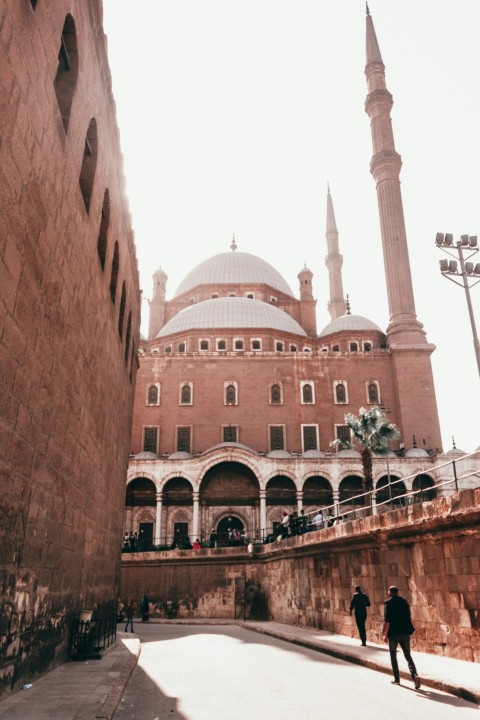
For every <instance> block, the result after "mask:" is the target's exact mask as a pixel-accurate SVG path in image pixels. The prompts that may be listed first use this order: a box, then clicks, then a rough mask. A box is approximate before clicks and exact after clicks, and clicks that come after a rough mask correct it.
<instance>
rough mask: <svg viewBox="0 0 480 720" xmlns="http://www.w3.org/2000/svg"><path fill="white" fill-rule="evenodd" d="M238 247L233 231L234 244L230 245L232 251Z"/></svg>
mask: <svg viewBox="0 0 480 720" xmlns="http://www.w3.org/2000/svg"><path fill="white" fill-rule="evenodd" d="M236 249H237V243H236V242H235V233H233V239H232V244H231V245H230V250H231V251H232V252H235V250H236Z"/></svg>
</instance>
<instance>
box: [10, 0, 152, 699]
mask: <svg viewBox="0 0 480 720" xmlns="http://www.w3.org/2000/svg"><path fill="white" fill-rule="evenodd" d="M0 57H1V61H0V104H1V108H0V123H1V125H0V127H1V138H0V228H1V230H0V288H1V292H0V352H1V359H0V367H1V371H0V408H1V413H0V434H1V442H0V477H1V493H0V517H1V523H0V528H1V542H0V548H1V550H0V552H1V561H0V568H1V573H0V579H1V582H0V648H1V650H0V653H1V658H0V687H1V689H2V690H7V689H8V688H11V687H14V686H15V685H16V684H18V682H20V681H21V680H23V681H24V680H25V679H27V678H29V677H31V676H32V675H33V674H35V673H37V672H39V671H43V670H45V668H46V667H47V666H48V665H49V664H51V663H54V662H56V661H58V660H59V659H61V658H62V657H64V656H65V652H66V649H67V642H68V634H69V629H70V628H71V625H72V622H71V621H72V618H73V617H75V616H76V615H77V614H78V611H79V610H80V609H82V608H86V609H90V610H96V611H97V612H98V613H103V612H111V611H112V610H113V602H114V600H115V598H116V594H117V588H118V579H119V557H118V544H119V541H120V538H121V533H122V517H123V506H124V488H125V485H124V483H125V473H126V469H127V462H128V447H129V438H130V430H131V412H132V403H133V388H134V384H135V375H136V370H137V360H136V355H137V349H138V339H139V306H140V292H139V283H138V275H137V266H136V258H135V247H134V242H133V233H132V227H131V219H130V215H129V211H128V207H127V204H126V201H125V195H124V178H123V171H122V158H121V153H120V147H119V134H118V129H117V125H116V118H115V104H114V101H113V97H112V91H111V81H110V71H109V67H108V61H107V51H106V39H105V36H104V33H103V29H102V6H101V2H100V0H69V1H68V2H67V1H66V0H54V1H52V2H36V0H35V1H34V0H30V2H29V1H28V0H22V1H21V2H18V1H17V0H2V1H1V2H0Z"/></svg>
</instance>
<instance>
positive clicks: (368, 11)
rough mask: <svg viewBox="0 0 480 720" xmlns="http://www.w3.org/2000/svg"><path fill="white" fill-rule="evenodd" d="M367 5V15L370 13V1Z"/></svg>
mask: <svg viewBox="0 0 480 720" xmlns="http://www.w3.org/2000/svg"><path fill="white" fill-rule="evenodd" d="M365 5H366V7H367V15H370V8H369V7H368V2H367V3H365Z"/></svg>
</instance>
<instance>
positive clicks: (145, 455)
mask: <svg viewBox="0 0 480 720" xmlns="http://www.w3.org/2000/svg"><path fill="white" fill-rule="evenodd" d="M133 459H134V460H157V456H156V455H155V453H152V452H148V451H146V450H144V451H143V452H139V453H137V454H136V455H135V457H134V458H133Z"/></svg>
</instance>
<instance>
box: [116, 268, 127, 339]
mask: <svg viewBox="0 0 480 720" xmlns="http://www.w3.org/2000/svg"><path fill="white" fill-rule="evenodd" d="M126 304H127V289H126V287H125V280H124V281H123V283H122V296H121V298H120V312H119V314H118V334H119V335H120V340H122V339H123V324H124V321H125V305H126Z"/></svg>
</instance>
